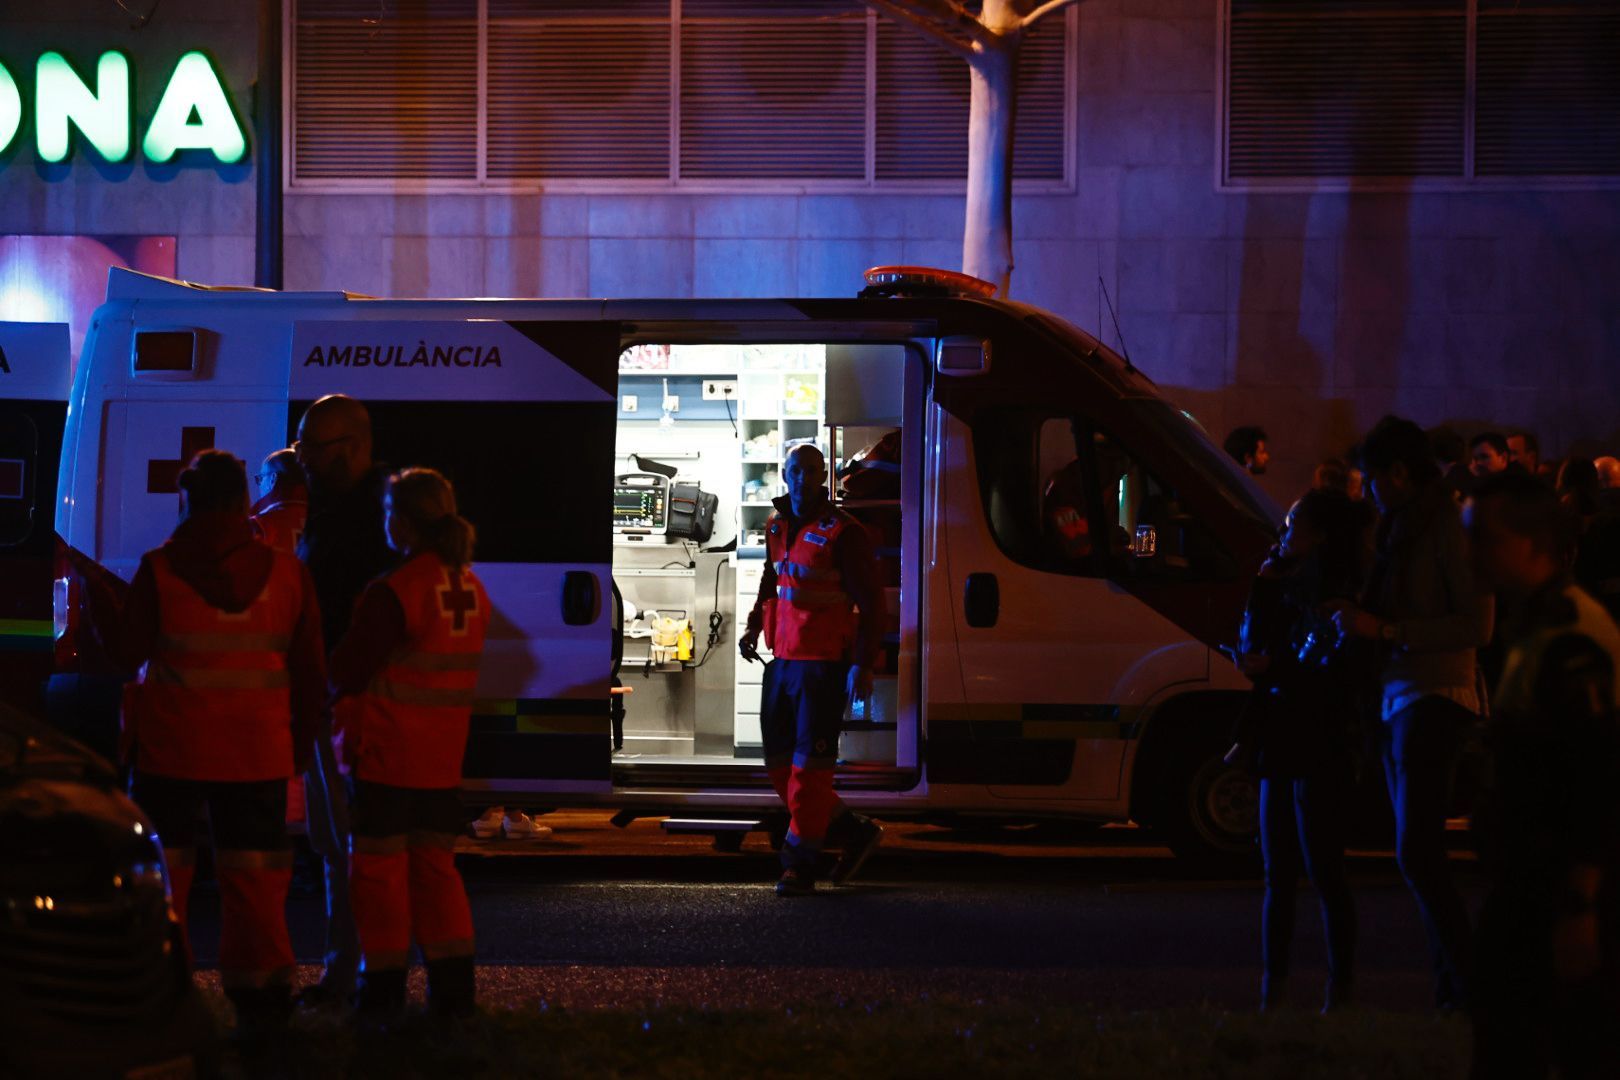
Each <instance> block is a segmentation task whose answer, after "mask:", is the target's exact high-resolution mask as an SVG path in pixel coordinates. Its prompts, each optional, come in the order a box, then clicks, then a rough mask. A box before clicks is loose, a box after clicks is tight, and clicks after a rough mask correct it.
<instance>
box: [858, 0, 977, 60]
mask: <svg viewBox="0 0 1620 1080" xmlns="http://www.w3.org/2000/svg"><path fill="white" fill-rule="evenodd" d="M866 4H867V6H868V7H870V8H872V10H874V11H876V12H878V13H879V14H881V15H887V16H888V17H889V18H891V19H893V20H894V21H895V22H896V23H899V24H900V25H901V26H904V27H906V28H908V29H910V30H914V31H916V32H917V33H919V34H922V35H923V36H924V37H926V38H928V40H930V41H932V42H933V43H934V44H936V45H938V46H940V47H941V48H944V49H948V50H950V51H951V52H953V53H955V54H956V55H958V56H960V57H961V58H962V59H964V60H972V59H973V46H972V45H971V44H969V43H968V42H966V41H963V40H962V39H961V38H959V37H957V36H956V35H955V34H953V33H951V32H950V31H949V30H947V29H945V27H943V26H941V25H940V24H939V23H937V22H935V21H934V20H932V19H929V18H926V17H925V16H923V15H922V14H920V13H919V12H917V11H914V10H913V9H912V8H911V7H910V6H909V5H908V4H906V3H904V2H902V0H866Z"/></svg>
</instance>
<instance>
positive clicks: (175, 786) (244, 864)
mask: <svg viewBox="0 0 1620 1080" xmlns="http://www.w3.org/2000/svg"><path fill="white" fill-rule="evenodd" d="M134 795H135V800H136V802H137V803H139V804H140V806H141V808H142V809H143V810H145V811H146V813H147V815H148V816H149V817H151V819H152V824H153V825H154V826H155V827H156V829H157V834H158V838H159V839H160V840H161V841H162V842H163V853H164V859H165V861H166V862H167V864H168V869H169V888H170V891H171V892H172V894H173V900H172V904H173V907H174V914H175V917H176V918H177V919H178V920H179V921H180V926H181V928H182V929H183V930H184V929H186V928H187V916H188V914H189V907H190V904H189V901H190V898H191V882H192V878H193V877H194V876H195V874H196V865H197V824H198V821H199V819H200V818H201V816H202V814H203V813H204V811H206V812H207V814H208V817H209V820H210V822H211V824H212V825H213V832H214V849H215V850H214V870H215V877H216V878H217V879H218V881H219V897H220V909H221V910H220V916H221V919H220V921H221V924H222V925H221V927H220V939H219V970H220V981H221V982H222V983H223V984H224V986H225V988H226V989H227V990H231V989H236V988H243V989H256V988H261V987H268V986H274V985H290V984H291V982H292V973H293V962H294V961H293V951H292V941H291V940H290V939H289V938H288V936H287V915H286V912H287V886H288V884H289V882H291V880H292V849H291V847H289V846H288V843H287V831H286V820H285V819H286V814H287V810H286V799H287V782H286V781H285V780H267V781H263V782H252V783H223V782H220V783H214V782H208V781H200V780H176V779H171V778H169V777H162V776H153V775H151V774H150V773H137V774H136V775H135V784H134ZM185 940H186V948H187V949H188V950H189V949H190V948H191V938H190V935H189V933H187V935H186V938H185Z"/></svg>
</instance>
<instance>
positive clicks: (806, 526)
mask: <svg viewBox="0 0 1620 1080" xmlns="http://www.w3.org/2000/svg"><path fill="white" fill-rule="evenodd" d="M782 478H783V480H784V481H785V482H786V484H787V489H788V493H787V494H786V495H785V496H783V497H781V498H779V499H777V500H776V501H775V506H776V512H775V513H773V514H772V515H771V517H770V520H769V521H768V522H767V523H766V526H765V530H766V533H765V546H766V563H765V572H764V575H763V577H762V578H761V580H760V586H759V599H758V600H757V601H756V602H755V604H754V610H753V612H752V613H750V615H749V616H748V629H747V632H746V633H744V634H743V637H742V640H741V641H740V642H739V643H738V647H739V649H740V651H741V653H742V656H743V658H744V659H745V660H750V661H753V660H758V659H759V658H760V657H759V651H758V650H759V635H760V633H761V631H763V632H764V634H765V644H766V646H767V647H768V648H769V649H770V651H771V653H772V654H773V655H774V659H773V660H772V661H771V662H770V664H769V665H767V667H766V669H765V679H764V685H763V686H762V687H761V698H760V728H761V734H762V738H763V741H764V744H765V768H766V771H767V772H768V773H769V774H770V778H771V784H772V786H774V787H775V788H776V793H777V794H778V795H780V796H781V797H782V801H783V802H785V803H786V804H787V807H788V811H789V813H790V815H791V823H790V825H789V827H788V834H787V841H786V842H785V843H784V844H783V845H782V865H783V871H782V877H781V880H779V881H778V882H777V883H776V891H777V893H778V894H780V895H782V896H802V895H805V894H807V893H811V892H813V891H815V884H816V878H817V877H818V876H819V863H820V854H821V849H822V847H823V845H824V844H825V843H826V842H827V840H828V833H829V829H830V830H831V831H832V832H833V833H834V834H835V835H834V837H833V838H834V839H836V840H839V841H841V845H840V846H842V848H843V855H842V857H841V858H840V859H839V860H838V863H837V865H836V866H834V868H833V871H832V879H833V881H834V882H835V883H841V882H843V881H847V880H848V879H849V878H850V876H851V875H853V874H854V872H855V871H856V870H858V869H859V868H860V864H861V863H862V862H863V861H864V860H865V859H866V857H867V856H868V855H870V854H871V852H872V851H873V849H875V848H876V847H877V845H878V843H879V842H880V840H881V838H882V830H881V829H880V828H878V826H877V824H876V823H875V822H873V821H871V819H869V818H866V817H863V816H861V815H858V814H855V813H854V812H852V811H850V810H849V809H848V808H847V807H846V806H844V804H843V802H842V801H841V800H840V799H839V798H838V796H837V795H836V794H834V792H833V767H834V765H835V764H836V763H837V758H838V733H839V729H840V727H841V726H842V724H843V718H844V710H845V708H846V706H847V705H848V703H849V699H850V698H851V697H858V698H862V699H864V698H867V697H870V696H871V693H872V666H873V664H874V663H875V662H876V660H877V656H878V649H879V648H880V647H881V644H882V634H883V589H882V586H881V585H880V584H879V577H878V564H877V556H876V554H875V553H874V551H873V548H872V540H871V537H870V536H869V535H868V534H867V532H866V529H865V528H864V527H863V526H862V525H861V524H860V522H858V521H856V520H855V519H854V518H852V517H850V516H849V515H848V514H846V513H844V512H843V511H842V510H839V509H838V508H837V507H835V506H833V505H832V502H831V501H830V499H829V498H828V495H827V488H826V483H827V462H826V459H825V458H824V457H822V454H821V451H820V450H818V449H817V448H816V447H815V446H814V445H813V444H810V443H804V444H801V445H799V446H797V447H794V448H793V450H792V451H790V452H789V454H788V458H787V463H786V464H785V465H784V466H783V468H782ZM857 609H858V610H857Z"/></svg>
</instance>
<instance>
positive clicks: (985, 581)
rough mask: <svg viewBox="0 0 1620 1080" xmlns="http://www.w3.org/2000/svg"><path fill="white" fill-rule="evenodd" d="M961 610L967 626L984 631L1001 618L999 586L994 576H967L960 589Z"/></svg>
mask: <svg viewBox="0 0 1620 1080" xmlns="http://www.w3.org/2000/svg"><path fill="white" fill-rule="evenodd" d="M962 610H963V612H964V614H966V616H967V624H968V625H969V626H973V627H978V628H980V629H984V628H985V627H990V626H994V625H996V619H997V618H999V617H1000V616H1001V584H1000V583H999V582H998V581H996V575H994V574H969V575H968V576H967V583H966V584H965V585H964V586H963V588H962Z"/></svg>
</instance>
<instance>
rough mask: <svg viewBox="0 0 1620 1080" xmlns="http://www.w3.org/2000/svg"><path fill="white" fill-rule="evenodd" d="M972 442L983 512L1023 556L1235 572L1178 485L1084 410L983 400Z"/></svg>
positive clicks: (1207, 574) (1050, 561)
mask: <svg viewBox="0 0 1620 1080" xmlns="http://www.w3.org/2000/svg"><path fill="white" fill-rule="evenodd" d="M973 446H974V453H975V456H976V458H977V459H978V470H979V489H980V496H981V498H982V500H983V503H984V514H985V520H986V522H987V523H988V524H989V527H990V531H991V533H992V534H993V535H994V536H995V539H996V543H997V544H998V546H1000V548H1001V549H1002V551H1003V552H1004V553H1006V554H1007V555H1008V556H1009V557H1010V558H1012V559H1015V560H1016V561H1018V562H1020V563H1022V564H1024V565H1026V566H1032V567H1035V568H1037V569H1040V570H1046V571H1049V572H1052V573H1060V574H1071V575H1077V576H1083V577H1110V578H1113V579H1115V580H1127V579H1130V580H1151V581H1209V580H1216V579H1221V578H1225V577H1228V576H1230V574H1231V573H1232V560H1231V559H1230V557H1228V556H1227V555H1226V554H1225V552H1224V550H1223V549H1222V548H1221V546H1220V544H1219V543H1218V542H1217V541H1216V540H1215V538H1214V536H1213V534H1211V533H1210V531H1209V529H1208V528H1207V527H1206V526H1205V525H1204V524H1203V523H1202V522H1200V521H1198V520H1197V519H1196V518H1195V517H1193V516H1192V515H1191V514H1190V513H1189V512H1188V511H1187V509H1186V508H1185V506H1184V503H1183V501H1182V498H1181V496H1180V493H1179V492H1177V491H1176V490H1175V489H1174V488H1172V487H1170V486H1169V485H1167V484H1164V483H1163V482H1161V480H1160V479H1159V478H1158V477H1157V476H1155V475H1154V474H1153V473H1152V472H1151V471H1149V469H1148V468H1147V467H1146V466H1145V465H1144V464H1143V463H1142V462H1141V461H1140V460H1138V459H1137V458H1136V456H1135V455H1133V454H1132V453H1131V452H1130V451H1129V450H1128V449H1126V448H1125V447H1124V446H1122V445H1121V444H1119V443H1118V442H1116V441H1115V440H1114V439H1113V438H1112V437H1110V436H1109V435H1108V434H1106V433H1105V432H1103V431H1100V430H1098V429H1097V427H1096V426H1095V425H1093V424H1092V423H1091V422H1090V421H1088V420H1086V419H1085V418H1083V417H1079V416H1053V415H1051V414H1050V413H1040V412H1034V411H1031V410H1024V409H993V410H987V411H986V412H985V413H983V414H981V415H980V416H978V417H976V418H975V420H974V424H973Z"/></svg>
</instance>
